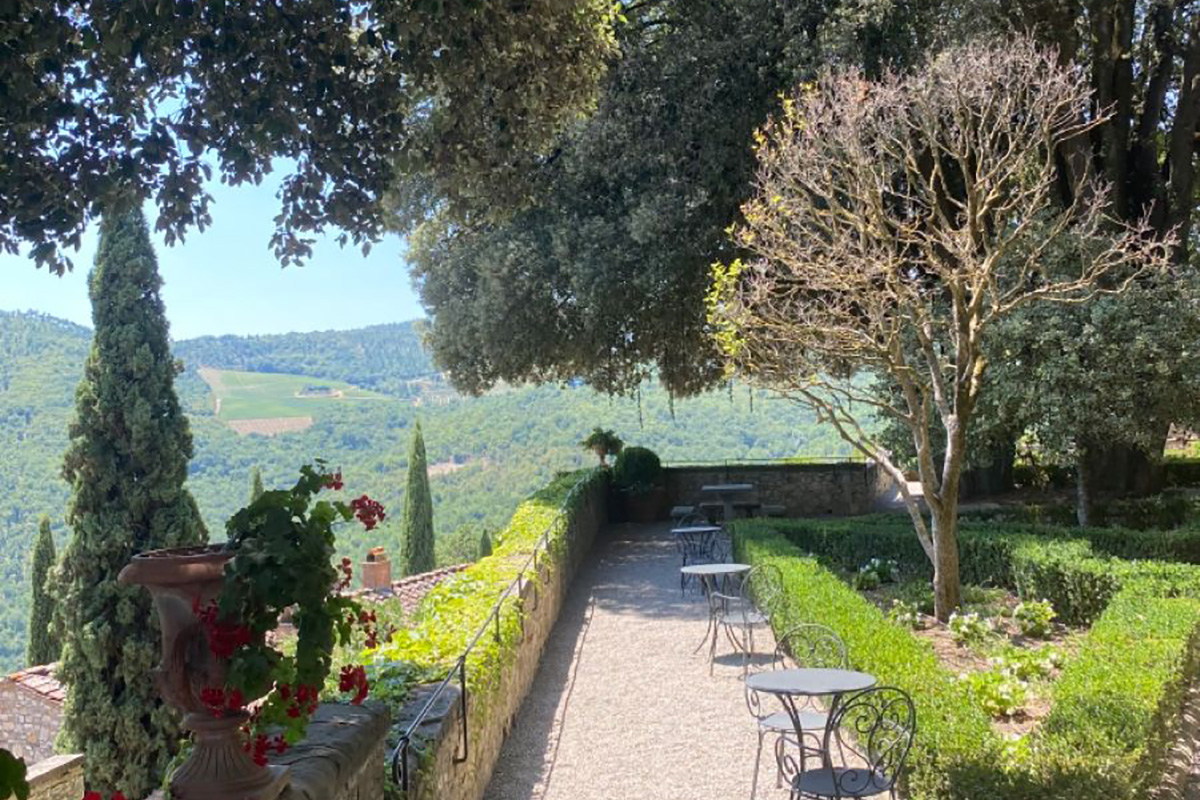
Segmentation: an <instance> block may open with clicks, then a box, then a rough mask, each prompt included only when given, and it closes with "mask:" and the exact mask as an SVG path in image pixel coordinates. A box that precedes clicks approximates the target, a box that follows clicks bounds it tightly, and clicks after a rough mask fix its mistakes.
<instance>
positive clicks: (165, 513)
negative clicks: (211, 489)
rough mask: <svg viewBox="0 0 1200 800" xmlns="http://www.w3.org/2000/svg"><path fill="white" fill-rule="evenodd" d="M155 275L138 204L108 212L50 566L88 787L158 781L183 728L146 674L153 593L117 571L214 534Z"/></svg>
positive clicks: (153, 660) (65, 678)
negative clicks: (67, 533)
mask: <svg viewBox="0 0 1200 800" xmlns="http://www.w3.org/2000/svg"><path fill="white" fill-rule="evenodd" d="M160 285H161V281H160V279H159V277H158V268H157V264H156V261H155V257H154V251H153V249H152V248H151V246H150V238H149V234H148V232H147V230H146V223H145V220H144V219H143V218H142V215H141V212H140V211H139V210H133V211H129V212H126V213H120V214H110V215H107V216H105V217H104V219H103V221H102V224H101V226H100V244H99V249H98V251H97V254H96V266H95V268H94V269H93V271H92V275H91V279H90V283H89V290H90V295H91V300H92V318H93V320H94V322H95V326H96V330H95V336H94V339H93V342H92V350H91V353H90V354H89V355H88V358H87V363H86V364H85V366H84V375H83V380H82V381H81V382H80V384H79V388H78V390H77V392H76V413H75V419H74V421H73V422H72V423H71V427H70V438H71V443H70V447H69V449H68V450H67V454H66V457H65V459H64V462H63V476H64V477H65V478H66V479H67V481H68V482H70V484H71V489H72V492H71V503H70V506H69V508H68V510H67V518H66V519H67V524H68V525H69V526H70V527H71V529H72V536H71V538H70V540H69V542H68V543H67V546H66V549H65V550H64V551H63V555H62V559H61V560H60V562H59V567H58V570H57V571H56V573H54V575H55V577H54V579H53V584H54V587H55V593H56V598H55V599H56V611H57V614H58V616H59V618H60V619H61V627H62V630H63V634H64V641H63V645H64V646H63V654H62V661H61V664H60V666H59V670H58V678H59V679H60V680H61V681H62V682H63V683H65V684H66V685H67V687H68V690H69V691H68V694H67V700H66V703H65V704H64V707H63V725H62V730H61V732H60V743H61V745H62V746H63V747H66V748H68V749H69V750H70V751H71V752H81V751H83V752H85V755H86V766H85V776H86V781H87V785H88V787H89V788H91V789H94V790H96V791H101V792H104V793H111V792H113V791H116V790H120V791H122V792H124V793H125V794H126V795H128V796H131V797H142V796H144V795H145V794H147V793H148V792H149V791H150V790H152V789H153V788H155V787H156V786H158V783H159V781H160V779H161V777H162V773H163V771H164V769H165V768H166V766H167V764H168V763H169V762H170V760H171V756H172V754H173V752H174V750H175V748H176V746H177V743H178V741H179V738H180V733H179V723H178V719H177V717H176V715H175V714H174V713H173V712H172V711H171V710H170V709H169V708H167V707H166V705H165V704H164V703H163V701H162V700H161V699H160V697H159V693H158V689H157V687H156V686H155V685H154V681H149V680H146V676H147V675H149V674H151V671H152V670H153V668H154V667H155V666H156V665H157V664H158V661H159V655H160V653H159V650H160V646H161V642H160V638H159V633H158V621H157V615H156V614H155V612H154V610H153V606H152V604H151V602H150V596H149V594H148V593H147V592H146V591H145V590H144V589H142V588H141V587H137V586H123V585H120V584H118V583H117V574H118V573H119V572H120V571H121V569H122V568H123V567H124V566H125V565H126V564H127V563H129V559H130V558H131V557H132V556H133V555H134V554H136V553H140V552H143V551H145V550H152V549H155V548H160V547H175V546H180V545H191V544H196V543H199V542H203V541H204V540H205V538H206V533H205V529H204V525H203V523H202V522H201V519H200V512H199V510H198V509H197V507H196V502H195V501H194V500H193V499H192V496H191V494H189V493H188V491H187V490H186V489H184V487H183V483H184V480H185V479H186V478H187V470H188V459H189V458H190V457H191V455H192V437H191V433H190V431H189V429H188V421H187V418H186V417H185V416H184V414H183V411H182V409H181V408H180V406H179V400H178V398H177V397H176V395H175V390H174V380H175V375H176V373H177V371H178V368H177V365H176V362H175V360H174V359H173V358H172V356H171V352H170V349H169V345H168V338H167V322H166V318H165V316H164V313H163V304H162V301H161V299H160V298H159V287H160Z"/></svg>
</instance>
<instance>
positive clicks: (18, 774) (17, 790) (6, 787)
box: [0, 747, 29, 800]
mask: <svg viewBox="0 0 1200 800" xmlns="http://www.w3.org/2000/svg"><path fill="white" fill-rule="evenodd" d="M10 797H15V798H16V800H25V798H27V797H29V784H28V783H26V782H25V759H23V758H17V757H16V756H14V755H13V754H12V753H10V752H8V751H7V750H5V749H4V748H3V747H0V800H8V798H10Z"/></svg>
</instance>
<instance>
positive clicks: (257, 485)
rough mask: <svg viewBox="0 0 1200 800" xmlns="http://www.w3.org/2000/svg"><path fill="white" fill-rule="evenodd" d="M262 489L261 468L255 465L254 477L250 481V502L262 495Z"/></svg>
mask: <svg viewBox="0 0 1200 800" xmlns="http://www.w3.org/2000/svg"><path fill="white" fill-rule="evenodd" d="M263 491H264V490H263V482H262V470H261V469H259V468H258V467H255V468H254V477H253V478H252V479H251V481H250V503H253V502H254V501H255V500H257V499H258V498H260V497H262V494H263Z"/></svg>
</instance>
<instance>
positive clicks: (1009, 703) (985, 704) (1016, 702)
mask: <svg viewBox="0 0 1200 800" xmlns="http://www.w3.org/2000/svg"><path fill="white" fill-rule="evenodd" d="M958 682H959V684H960V685H961V686H962V687H963V688H964V689H965V690H966V692H967V694H968V695H969V696H970V697H971V700H972V701H973V702H974V703H975V704H976V705H978V706H979V708H980V709H981V710H982V711H983V713H985V714H987V715H988V716H989V717H1011V716H1012V715H1013V714H1015V713H1016V712H1017V711H1018V710H1019V709H1020V708H1021V707H1022V706H1023V705H1025V701H1026V699H1027V697H1028V691H1027V687H1026V685H1025V683H1024V681H1021V680H1019V679H1017V678H1016V676H1014V675H1011V674H1008V673H1006V672H1005V671H1004V670H1002V669H988V670H982V671H980V672H971V673H968V674H966V675H960V676H959V678H958Z"/></svg>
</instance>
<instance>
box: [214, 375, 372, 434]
mask: <svg viewBox="0 0 1200 800" xmlns="http://www.w3.org/2000/svg"><path fill="white" fill-rule="evenodd" d="M199 373H200V377H201V378H203V379H204V382H205V383H207V384H208V386H209V388H210V389H212V393H213V410H214V411H215V412H216V415H217V418H218V419H220V420H221V421H223V422H226V423H231V425H230V427H233V428H234V429H235V430H237V431H238V433H268V434H269V433H280V432H282V431H284V430H300V429H303V428H306V427H308V425H310V424H312V417H313V416H314V414H319V413H320V411H321V409H322V408H327V407H328V406H329V405H330V404H332V403H348V402H356V401H372V400H373V401H379V400H390V399H391V398H389V397H386V396H385V395H381V394H378V393H376V392H370V391H367V390H365V389H360V388H358V387H357V386H352V385H350V384H349V383H343V382H341V381H334V380H329V379H327V378H313V377H310V376H308V375H287V374H284V373H276V372H239V371H236V370H226V369H211V368H209V367H202V368H200V370H199ZM285 419H287V420H292V422H291V423H283V424H278V425H277V426H276V429H275V430H270V431H268V430H257V428H258V427H261V426H258V425H256V424H255V423H263V424H265V425H267V426H268V427H270V424H271V423H272V422H277V421H280V420H285ZM239 420H241V421H246V422H249V423H250V426H249V428H247V426H246V425H234V424H232V423H235V422H238V421H239Z"/></svg>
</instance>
